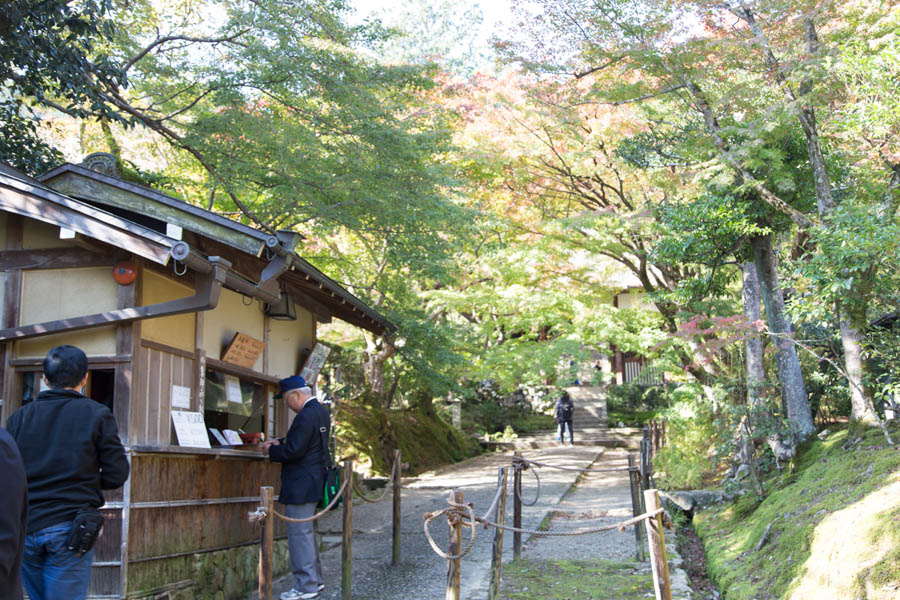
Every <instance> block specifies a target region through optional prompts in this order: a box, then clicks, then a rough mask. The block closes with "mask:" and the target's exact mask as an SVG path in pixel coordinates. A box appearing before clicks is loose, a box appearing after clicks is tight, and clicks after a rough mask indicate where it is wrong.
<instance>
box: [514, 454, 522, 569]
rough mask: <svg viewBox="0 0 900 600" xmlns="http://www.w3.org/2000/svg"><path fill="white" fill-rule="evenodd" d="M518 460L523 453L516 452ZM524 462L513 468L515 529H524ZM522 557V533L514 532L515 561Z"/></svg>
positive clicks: (519, 462)
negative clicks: (522, 466)
mask: <svg viewBox="0 0 900 600" xmlns="http://www.w3.org/2000/svg"><path fill="white" fill-rule="evenodd" d="M515 456H516V458H518V459H521V458H522V453H521V452H516V453H515ZM521 465H522V462H521V461H518V462H516V463H515V466H514V467H513V527H515V528H516V529H521V528H522V468H521ZM521 555H522V533H521V532H519V531H513V560H519V557H520V556H521Z"/></svg>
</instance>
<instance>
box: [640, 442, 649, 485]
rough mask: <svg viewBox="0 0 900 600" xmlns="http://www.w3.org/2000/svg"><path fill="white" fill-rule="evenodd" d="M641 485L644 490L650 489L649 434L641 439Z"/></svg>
mask: <svg viewBox="0 0 900 600" xmlns="http://www.w3.org/2000/svg"><path fill="white" fill-rule="evenodd" d="M641 485H642V486H643V488H644V490H649V489H650V487H651V486H650V440H649V439H647V436H645V437H644V439H642V440H641Z"/></svg>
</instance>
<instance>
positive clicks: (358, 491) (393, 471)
mask: <svg viewBox="0 0 900 600" xmlns="http://www.w3.org/2000/svg"><path fill="white" fill-rule="evenodd" d="M398 468H399V465H398V464H397V462H396V461H394V465H393V466H392V467H391V479H390V481H388V483H387V485H385V486H384V489H383V490H382V491H381V495H380V496H378V498H369V497H368V496H366V494H365V492H363V491H362V490H361V489H359V483H358V482H357V481H356V477H355V476H354V478H353V491H354V492H356V495H357V496H359V497H360V498H362V499H363V500H365V501H366V502H371V503H372V504H375V503H377V502H381V501H382V500H384V497H385V496H386V495H387V493H388V490H389V489H391V488H392V487H393V482H394V475H396V474H397V469H398Z"/></svg>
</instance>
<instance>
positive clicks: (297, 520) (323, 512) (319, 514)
mask: <svg viewBox="0 0 900 600" xmlns="http://www.w3.org/2000/svg"><path fill="white" fill-rule="evenodd" d="M352 480H353V477H352V476H351V477H350V479H348V480H347V481H345V482H344V484H343V485H342V486H341V489H340V490H338V493H337V494H335V495H334V498H332V499H331V502H329V503H328V506H326V507H325V508H323V509H322V511H321V512H318V513H316V514H314V515H313V516H311V517H305V518H303V519H292V518H291V517H288V516H287V515H283V514H281V513H280V512H278V511H277V510H275V507H274V506H273V507H272V514H273V515H275V516H276V517H278V518H279V519H281V520H282V521H287V522H288V523H308V522H309V521H315V520H316V519H318V518H319V517H321V516H322V515H324V514H325V513H327V512H328V511H329V510H331V507H332V506H334V505H335V504H336V503H337V501H338V499H339V498H340V497H341V496H343V495H344V490H346V489H347V484H348V483H350V481H352ZM257 511H259V509H257ZM263 513H265V511H263ZM251 514H253V513H251Z"/></svg>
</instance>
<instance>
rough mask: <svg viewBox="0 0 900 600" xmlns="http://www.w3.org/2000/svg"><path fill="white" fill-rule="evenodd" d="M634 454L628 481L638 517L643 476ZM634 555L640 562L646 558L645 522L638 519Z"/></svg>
mask: <svg viewBox="0 0 900 600" xmlns="http://www.w3.org/2000/svg"><path fill="white" fill-rule="evenodd" d="M636 463H637V461H636V460H635V459H634V454H629V455H628V469H629V471H628V483H629V484H630V485H629V487H630V488H631V513H632V516H634V517H636V516H638V515H640V514H641V476H640V474H639V473H638V472H637V471H636V470H633V469H634V468H635V464H636ZM634 555H635V559H636V560H638V561H639V562H643V561H644V560H646V558H647V557H646V556H645V554H644V522H643V521H638V522H637V523H635V524H634Z"/></svg>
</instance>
